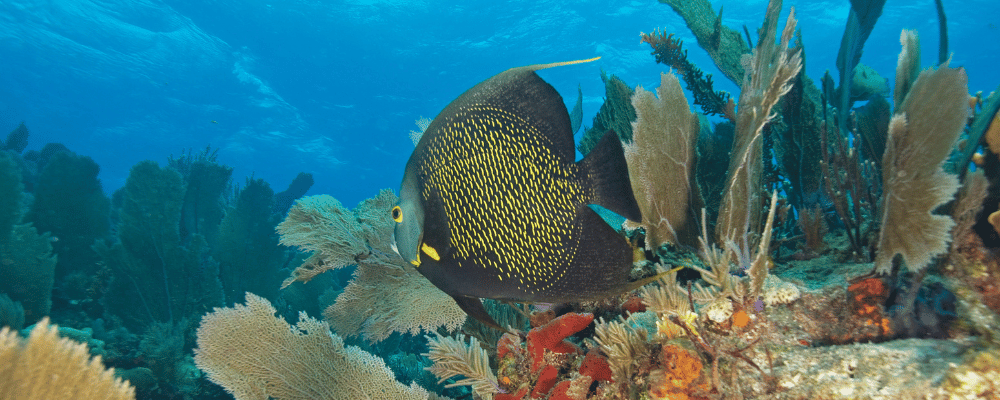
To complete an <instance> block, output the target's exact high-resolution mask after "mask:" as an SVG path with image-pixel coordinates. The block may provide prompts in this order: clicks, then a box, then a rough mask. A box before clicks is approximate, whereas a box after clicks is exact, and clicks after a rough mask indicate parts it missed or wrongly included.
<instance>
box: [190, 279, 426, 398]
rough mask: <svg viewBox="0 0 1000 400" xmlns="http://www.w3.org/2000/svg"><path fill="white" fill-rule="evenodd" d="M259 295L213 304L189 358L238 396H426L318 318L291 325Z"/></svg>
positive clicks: (303, 316)
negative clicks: (230, 304)
mask: <svg viewBox="0 0 1000 400" xmlns="http://www.w3.org/2000/svg"><path fill="white" fill-rule="evenodd" d="M275 312H276V310H275V309H274V307H273V306H271V303H270V302H268V301H267V300H266V299H264V298H262V297H258V296H255V295H253V294H249V293H248V294H247V297H246V304H245V305H244V304H237V305H236V306H235V307H233V308H221V309H220V308H217V309H216V310H215V311H213V312H212V313H209V314H208V315H206V316H205V317H204V318H203V320H202V323H201V326H199V327H198V348H197V349H196V350H195V356H194V360H195V363H196V364H197V365H198V368H201V369H202V370H204V371H206V372H207V374H208V377H209V379H211V380H212V382H215V383H217V384H220V385H222V386H223V387H225V388H226V390H227V391H228V392H229V393H232V394H233V395H234V396H236V398H238V399H260V400H266V399H268V398H272V399H276V400H291V399H318V398H322V399H330V400H335V399H358V398H365V397H367V398H392V399H415V400H417V399H419V400H423V399H427V397H428V394H427V391H426V390H424V389H423V388H420V387H419V386H416V385H410V386H405V385H403V384H401V383H399V382H397V381H396V379H395V376H394V375H393V373H392V371H391V370H389V368H388V367H386V365H385V362H384V361H382V359H380V358H378V357H375V356H373V355H371V354H369V353H367V352H365V351H363V350H361V349H359V348H357V347H353V346H344V342H343V340H342V339H341V338H340V337H339V336H337V335H336V334H333V333H331V332H330V330H329V326H328V325H327V324H326V323H325V322H320V321H317V320H315V319H312V318H309V317H308V316H307V315H305V314H301V315H300V316H299V322H298V323H297V324H296V325H294V326H291V325H289V324H288V323H287V322H285V321H284V320H282V319H279V318H276V317H275V316H274V314H275Z"/></svg>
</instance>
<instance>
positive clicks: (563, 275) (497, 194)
mask: <svg viewBox="0 0 1000 400" xmlns="http://www.w3.org/2000/svg"><path fill="white" fill-rule="evenodd" d="M593 60H596V58H594V59H590V60H580V61H569V62H563V63H554V64H542V65H531V66H527V67H520V68H513V69H509V70H507V71H504V72H502V73H500V74H498V75H496V76H494V77H492V78H490V79H487V80H485V81H483V82H481V83H479V84H478V85H476V86H474V87H472V88H471V89H469V90H468V91H466V92H465V93H463V94H462V95H461V96H459V97H458V98H457V99H455V100H454V101H452V102H451V104H449V105H448V106H447V107H446V108H445V109H444V110H443V111H442V112H441V113H440V114H439V115H438V116H437V118H435V119H434V121H433V122H431V124H430V125H429V126H428V127H427V129H426V130H425V131H424V134H423V137H422V138H421V139H420V141H419V143H417V147H416V149H415V150H414V151H413V155H411V156H410V160H409V161H408V162H407V164H406V171H405V173H404V175H403V184H402V186H401V188H400V200H399V204H398V205H397V206H396V207H394V208H393V210H392V217H393V219H394V220H395V221H396V222H397V225H396V229H395V246H396V250H397V251H398V252H399V254H400V256H402V257H403V259H404V260H406V261H407V262H409V263H411V264H413V265H415V266H416V267H417V270H418V271H420V272H421V273H422V274H423V275H424V276H426V277H427V279H429V280H430V281H431V282H432V283H433V284H434V285H435V286H437V287H438V288H440V289H441V290H442V291H444V292H445V293H448V294H449V295H451V296H452V297H453V298H454V299H455V301H456V302H457V303H458V305H459V306H460V307H461V308H462V309H463V310H465V312H466V313H468V314H469V315H470V316H472V317H474V318H476V319H478V320H480V321H483V322H484V323H486V324H488V325H491V326H494V327H497V324H496V322H494V321H493V319H492V318H490V316H489V315H488V314H487V313H486V311H485V309H484V308H483V306H482V303H481V302H480V300H479V299H480V298H490V299H497V300H507V301H522V302H549V303H557V302H571V301H585V300H594V299H600V298H604V297H607V296H611V295H615V294H619V293H622V292H624V291H627V290H631V289H633V288H635V287H638V286H641V285H642V284H644V283H646V282H649V281H650V280H651V279H643V280H642V281H641V282H630V281H629V270H630V269H631V267H632V250H631V248H630V246H629V244H628V243H627V242H626V241H625V239H624V238H623V237H622V236H621V235H619V234H618V233H616V232H615V230H614V229H613V228H611V227H610V226H608V224H607V223H605V222H604V220H602V219H601V217H599V216H598V215H597V213H596V212H594V210H592V209H591V208H590V207H588V206H587V205H588V204H598V205H601V206H604V207H605V208H607V209H609V210H611V211H614V212H617V213H618V214H621V215H622V216H624V217H626V218H628V219H630V220H633V221H641V220H642V218H641V214H640V211H639V207H638V205H637V204H636V201H635V197H634V195H633V194H632V185H631V183H630V182H629V178H628V167H627V165H626V163H625V157H624V155H623V152H622V146H621V142H620V141H619V140H618V137H617V135H616V134H615V133H614V132H608V133H607V134H605V135H604V138H603V139H602V140H601V141H600V143H599V144H598V145H597V147H595V148H594V150H593V151H591V153H590V154H589V155H588V156H587V157H586V158H584V159H583V160H581V161H580V162H575V158H576V156H575V152H574V141H573V132H572V130H571V128H570V126H571V123H570V117H569V113H567V111H566V106H565V105H564V104H563V100H562V96H560V95H559V93H557V92H556V90H555V89H554V88H553V87H552V86H551V85H549V84H548V83H546V82H545V81H543V80H542V79H541V78H540V77H539V76H538V75H537V74H536V73H535V71H537V70H540V69H544V68H550V67H556V66H562V65H568V64H576V63H581V62H588V61H593ZM501 329H502V328H501Z"/></svg>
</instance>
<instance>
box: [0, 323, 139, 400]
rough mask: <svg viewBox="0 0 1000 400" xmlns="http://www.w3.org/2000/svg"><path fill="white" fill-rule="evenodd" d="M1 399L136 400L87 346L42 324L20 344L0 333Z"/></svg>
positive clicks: (13, 334)
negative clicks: (61, 336) (62, 336)
mask: <svg viewBox="0 0 1000 400" xmlns="http://www.w3.org/2000/svg"><path fill="white" fill-rule="evenodd" d="M0 377H3V379H0V399H23V400H50V399H63V398H70V397H71V398H74V399H84V400H89V399H94V400H96V399H109V400H119V399H121V400H125V399H135V389H133V388H132V386H130V385H129V384H128V383H126V382H123V381H122V380H121V379H119V378H117V377H115V375H114V371H113V370H110V371H109V370H106V369H105V368H104V365H103V364H101V357H99V356H98V357H93V358H91V357H90V352H89V351H88V350H87V346H86V345H84V344H81V343H77V342H74V341H72V340H69V339H65V338H60V337H59V334H58V333H57V328H56V326H54V325H50V324H49V321H48V319H47V318H45V319H43V320H42V321H41V322H39V323H38V325H37V326H36V327H35V329H32V330H31V334H30V335H28V338H27V339H26V340H24V343H22V340H21V338H20V337H18V334H17V332H15V331H12V330H10V329H9V328H3V329H2V330H0Z"/></svg>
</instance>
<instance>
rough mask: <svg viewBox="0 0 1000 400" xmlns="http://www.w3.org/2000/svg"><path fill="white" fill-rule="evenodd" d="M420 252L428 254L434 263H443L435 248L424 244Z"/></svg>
mask: <svg viewBox="0 0 1000 400" xmlns="http://www.w3.org/2000/svg"><path fill="white" fill-rule="evenodd" d="M420 250H423V251H424V254H427V255H428V256H430V257H431V258H433V259H434V261H441V256H439V255H438V252H437V250H434V248H433V247H431V246H428V245H427V243H424V244H423V245H421V246H420Z"/></svg>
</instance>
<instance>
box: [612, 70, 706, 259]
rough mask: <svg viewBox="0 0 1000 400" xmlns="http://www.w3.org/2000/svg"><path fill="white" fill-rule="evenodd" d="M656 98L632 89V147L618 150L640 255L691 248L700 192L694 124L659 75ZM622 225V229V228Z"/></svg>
mask: <svg viewBox="0 0 1000 400" xmlns="http://www.w3.org/2000/svg"><path fill="white" fill-rule="evenodd" d="M656 93H657V95H658V97H659V98H657V97H656V96H654V95H653V93H652V92H649V91H646V90H645V89H643V88H641V87H640V88H638V89H636V92H635V95H633V96H632V106H633V107H634V108H635V110H636V116H637V117H636V121H635V122H633V124H632V125H633V126H632V130H633V134H632V142H631V143H627V144H624V145H623V147H624V149H625V159H626V161H627V162H628V165H629V178H630V180H631V181H632V188H633V191H634V192H635V193H636V196H635V197H636V201H637V203H638V204H639V210H641V211H642V221H635V222H639V223H640V224H639V225H640V226H642V227H643V228H644V229H645V232H646V249H648V250H651V251H655V250H656V249H657V248H659V247H660V245H663V244H666V243H673V244H690V245H693V244H694V243H696V238H697V236H698V228H697V226H696V221H697V213H696V211H695V210H698V209H701V207H702V204H701V203H702V200H701V192H700V191H699V188H698V181H697V179H696V177H695V175H694V173H695V166H696V165H697V151H696V146H697V140H698V133H699V129H698V119H697V118H696V117H695V115H694V114H692V113H691V112H690V111H689V107H688V103H687V99H685V98H684V92H683V91H682V90H681V87H680V82H679V81H678V80H677V77H676V76H674V75H673V74H661V75H660V87H659V88H657V90H656ZM627 225H628V223H627Z"/></svg>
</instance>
